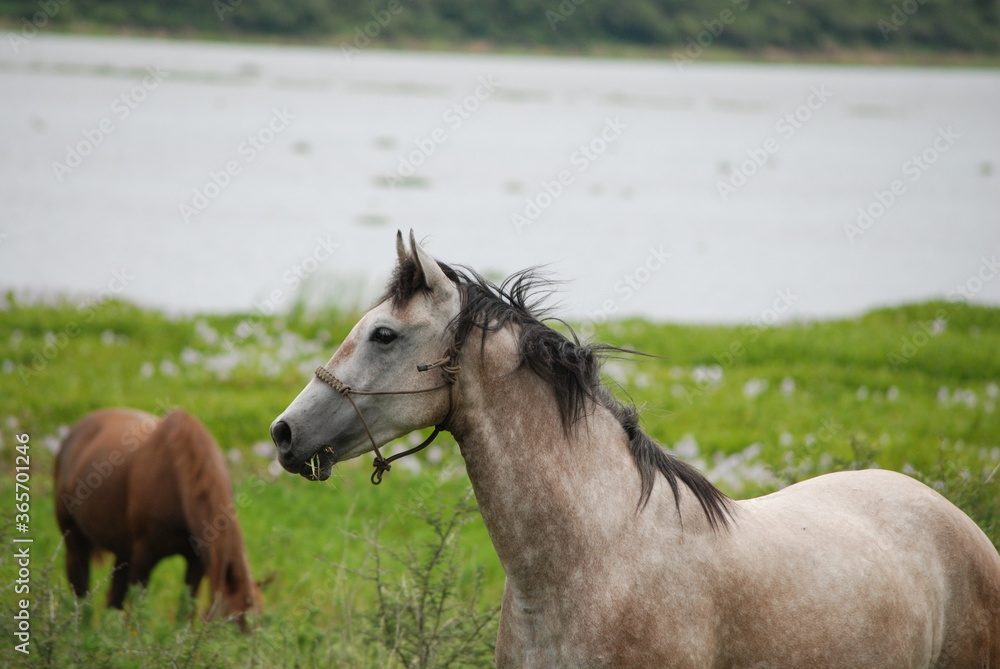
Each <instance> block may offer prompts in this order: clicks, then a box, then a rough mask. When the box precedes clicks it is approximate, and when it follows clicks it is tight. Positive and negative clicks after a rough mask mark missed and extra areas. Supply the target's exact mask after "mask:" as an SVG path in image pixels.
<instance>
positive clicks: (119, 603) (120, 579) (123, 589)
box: [108, 555, 129, 609]
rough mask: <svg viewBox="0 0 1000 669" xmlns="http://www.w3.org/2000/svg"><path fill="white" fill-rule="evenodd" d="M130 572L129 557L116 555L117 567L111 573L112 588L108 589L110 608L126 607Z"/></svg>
mask: <svg viewBox="0 0 1000 669" xmlns="http://www.w3.org/2000/svg"><path fill="white" fill-rule="evenodd" d="M128 574H129V561H128V558H127V557H122V556H118V555H116V556H115V569H114V571H113V572H112V575H111V589H110V590H108V606H109V607H110V608H113V609H121V608H125V595H126V593H127V592H128Z"/></svg>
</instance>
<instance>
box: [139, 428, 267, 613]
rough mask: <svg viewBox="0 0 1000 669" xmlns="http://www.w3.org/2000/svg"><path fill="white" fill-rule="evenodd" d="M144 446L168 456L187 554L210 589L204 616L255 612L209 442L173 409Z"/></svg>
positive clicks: (239, 540)
mask: <svg viewBox="0 0 1000 669" xmlns="http://www.w3.org/2000/svg"><path fill="white" fill-rule="evenodd" d="M150 440H151V441H153V442H159V443H155V446H156V447H160V448H166V449H169V452H170V455H171V458H170V459H171V461H172V462H173V467H174V472H175V474H176V478H177V485H178V488H179V492H180V498H181V506H182V509H183V513H184V519H185V522H186V523H187V526H188V531H189V533H190V537H189V541H190V543H191V548H192V549H193V550H194V553H195V555H196V556H197V557H198V558H199V559H200V560H201V563H202V565H203V566H204V568H205V573H206V575H207V576H208V580H209V583H210V584H211V588H212V599H213V604H212V608H210V609H209V612H208V616H209V617H213V616H214V615H218V614H222V615H230V614H232V613H242V612H243V611H246V610H248V609H254V608H257V606H258V603H257V601H256V587H255V586H254V583H253V576H252V575H251V573H250V564H249V561H248V560H247V557H246V550H245V548H244V544H243V533H242V531H241V530H240V526H239V524H238V523H237V520H236V506H235V505H234V504H233V496H232V483H231V482H230V479H229V472H228V470H227V468H226V462H225V459H224V458H223V456H222V451H221V450H220V449H219V446H218V445H217V444H216V443H215V439H214V438H213V437H212V435H211V433H210V432H209V431H208V429H207V428H206V427H205V426H204V425H203V424H202V423H201V421H199V420H198V419H197V418H195V417H194V416H192V415H190V414H189V413H187V412H185V411H184V410H182V409H175V410H173V411H171V412H170V413H169V414H167V415H166V416H164V417H163V420H162V421H161V423H160V425H159V427H158V428H157V429H156V431H155V432H154V433H153V435H152V437H150ZM240 620H241V621H242V617H240Z"/></svg>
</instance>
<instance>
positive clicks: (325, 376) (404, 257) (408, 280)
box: [271, 231, 461, 480]
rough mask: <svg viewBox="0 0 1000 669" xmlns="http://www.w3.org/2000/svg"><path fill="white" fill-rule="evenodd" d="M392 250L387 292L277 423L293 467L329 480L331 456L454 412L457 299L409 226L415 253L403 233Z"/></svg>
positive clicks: (281, 451) (284, 457)
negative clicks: (451, 376) (445, 378)
mask: <svg viewBox="0 0 1000 669" xmlns="http://www.w3.org/2000/svg"><path fill="white" fill-rule="evenodd" d="M396 251H397V254H398V264H397V266H396V272H395V275H394V277H393V280H392V281H391V282H390V285H389V290H388V291H387V293H386V295H385V297H383V299H382V300H380V301H379V302H378V303H377V304H376V305H375V307H374V308H372V309H371V311H369V312H368V313H366V314H365V315H364V317H363V318H362V319H361V320H360V321H358V323H357V324H356V325H355V326H354V328H353V329H352V330H351V332H350V334H349V335H348V336H347V339H345V340H344V342H343V343H342V344H341V345H340V348H338V349H337V352H336V353H334V355H333V357H332V358H331V359H330V361H329V362H328V363H327V364H326V365H325V367H323V368H320V369H319V370H317V377H315V378H313V379H312V380H311V381H310V382H309V383H308V384H307V385H306V387H305V388H304V389H303V390H302V392H301V393H299V396H298V397H296V398H295V400H293V401H292V403H291V404H290V405H289V406H288V408H287V409H285V411H284V412H283V413H282V414H281V415H280V416H278V418H277V419H276V420H275V421H274V423H273V424H272V425H271V437H272V438H273V439H274V443H275V446H277V448H278V457H279V461H280V462H281V465H282V466H283V467H284V468H285V469H287V470H288V471H290V472H292V473H295V474H301V475H302V476H304V477H306V478H308V479H311V480H324V479H326V478H328V477H329V476H330V470H331V468H332V467H333V465H334V463H336V462H339V461H341V460H347V459H349V458H353V457H357V456H359V455H362V454H363V453H366V452H368V451H371V450H373V449H375V448H377V447H378V446H381V445H384V444H385V443H387V442H389V441H391V440H393V439H396V438H398V437H401V436H403V435H405V434H407V433H409V432H412V431H413V430H418V429H420V428H424V427H428V426H431V425H438V424H440V423H441V422H442V421H444V420H445V418H446V417H447V415H448V412H449V410H450V406H451V392H450V388H448V385H447V384H446V383H444V382H442V375H443V374H447V370H446V369H445V368H447V367H448V365H449V364H451V361H445V358H446V357H447V355H448V354H447V352H448V351H449V349H451V351H452V352H454V348H453V346H451V344H452V343H453V339H452V337H453V335H452V330H451V327H450V324H451V323H452V321H453V319H454V318H455V317H456V316H457V315H458V313H459V310H460V308H461V296H460V293H459V290H458V288H457V286H456V284H455V283H454V282H453V281H452V280H451V279H449V278H448V276H447V275H446V274H445V272H444V270H443V269H442V268H441V266H440V265H439V264H438V263H437V261H435V260H434V259H433V258H431V257H430V255H428V254H427V253H426V252H425V251H424V250H423V249H422V248H420V246H419V245H418V244H417V243H416V240H415V239H414V236H413V232H412V231H411V232H410V248H409V250H407V249H406V248H405V246H404V244H403V236H402V234H401V233H398V234H397V236H396ZM435 363H437V364H435ZM421 370H422V371H421Z"/></svg>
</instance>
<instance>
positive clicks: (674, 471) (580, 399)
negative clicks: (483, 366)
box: [379, 257, 732, 528]
mask: <svg viewBox="0 0 1000 669" xmlns="http://www.w3.org/2000/svg"><path fill="white" fill-rule="evenodd" d="M438 266H439V267H440V268H441V270H442V271H443V272H444V274H445V276H447V277H448V278H449V279H450V280H451V281H452V282H454V283H455V285H456V286H457V287H458V289H459V291H460V292H461V294H462V309H461V311H460V312H459V314H458V316H456V317H455V319H454V321H453V322H452V324H451V328H452V329H453V330H454V336H455V341H456V342H457V344H458V346H459V347H461V346H462V345H463V344H464V343H465V342H466V340H467V339H468V338H469V336H470V335H471V334H472V332H473V331H476V330H478V331H479V332H480V333H481V344H480V345H481V346H485V341H486V335H487V334H488V333H490V332H496V331H498V330H501V329H503V328H505V327H507V326H509V325H510V326H516V327H517V328H518V329H519V330H520V340H519V344H518V345H519V352H520V354H521V359H522V361H523V364H526V365H528V367H529V368H530V369H531V370H532V371H533V372H534V373H535V374H537V375H538V376H539V377H540V378H541V379H543V380H544V381H545V382H546V383H548V384H549V385H550V386H551V388H552V390H553V391H554V394H555V398H556V402H557V405H558V407H559V414H560V417H561V420H562V423H563V428H564V429H565V430H567V431H568V430H569V429H570V428H571V427H572V426H573V425H574V424H575V423H576V422H577V421H578V420H580V419H581V418H584V419H585V418H586V416H587V415H588V413H589V412H590V411H591V410H592V407H593V406H594V405H595V404H596V405H600V406H603V407H606V408H607V409H608V410H609V411H611V413H612V415H614V417H615V418H616V419H617V420H618V422H619V424H620V425H621V426H622V429H624V430H625V434H626V435H627V436H628V440H629V449H630V451H631V453H632V458H633V460H634V461H635V465H636V468H637V469H638V470H639V477H640V492H639V502H638V505H639V508H640V509H641V508H643V507H644V506H645V505H646V504H647V503H648V501H649V497H650V495H651V494H652V491H653V484H654V483H655V480H656V473H657V472H659V474H660V475H662V476H663V477H664V478H665V479H666V480H667V483H668V485H669V486H670V489H671V491H672V492H673V496H674V501H675V503H676V504H678V505H679V504H680V492H679V488H678V481H680V482H681V483H683V484H684V485H686V486H687V487H688V489H690V490H691V492H692V493H693V494H694V496H695V497H696V498H697V500H698V502H699V504H700V505H701V508H702V510H703V511H704V512H705V516H706V518H707V519H708V522H709V524H710V525H711V526H712V527H713V528H717V527H719V526H720V525H721V526H726V525H728V523H729V521H730V515H731V504H732V501H731V500H730V499H729V498H728V497H726V495H724V494H723V493H722V492H721V491H720V490H719V489H718V488H716V487H715V486H714V485H712V483H711V482H710V481H709V480H708V479H707V478H705V476H704V475H703V474H702V473H701V472H699V471H698V470H697V469H695V468H694V467H692V466H691V465H689V464H688V463H686V462H684V461H683V460H681V459H679V458H677V457H675V456H673V455H671V454H670V453H667V452H666V451H664V450H663V449H662V448H661V447H660V445H659V444H658V443H656V441H655V440H654V439H653V438H652V437H650V436H649V435H647V434H646V433H645V432H644V431H643V430H642V428H641V426H640V425H639V411H638V409H637V408H636V407H635V406H634V405H632V404H626V403H623V402H621V401H619V400H618V399H617V398H615V397H614V395H612V393H611V391H610V390H609V389H608V388H607V386H605V385H604V383H603V382H602V381H601V364H602V362H603V360H605V359H608V358H613V357H616V356H621V355H627V354H634V353H636V352H635V351H630V350H627V349H623V348H619V347H617V346H612V345H609V344H601V343H589V344H582V343H581V342H580V340H579V338H578V337H577V335H576V333H575V332H573V329H572V328H570V327H569V326H568V325H566V324H565V323H563V325H564V326H565V327H566V330H567V331H568V333H569V336H567V335H564V334H563V333H561V332H559V331H557V330H554V329H553V328H551V327H550V326H549V325H547V324H546V322H545V321H546V320H558V319H552V318H551V317H550V315H549V313H548V311H549V310H548V309H547V308H545V306H544V302H545V300H546V298H547V297H549V295H551V293H552V292H553V282H552V281H550V280H548V279H546V278H545V277H543V276H541V275H540V273H539V272H538V270H537V268H530V269H526V270H522V271H520V272H517V273H515V274H513V275H511V276H510V277H508V278H507V279H506V280H504V281H503V282H502V283H501V284H500V285H496V284H494V283H493V282H491V281H489V280H488V279H486V278H484V277H483V276H481V275H480V274H478V273H477V272H475V271H474V270H471V269H469V268H467V267H462V268H461V269H455V268H453V267H450V266H448V265H446V264H444V263H442V262H438ZM418 269H419V268H418V267H417V264H416V262H415V260H414V259H413V258H412V257H409V258H404V259H401V261H400V262H399V263H398V264H397V266H396V269H395V271H394V272H393V275H392V277H391V278H390V280H389V283H388V284H387V286H386V291H385V293H384V294H383V295H382V297H381V298H380V299H379V302H385V301H390V300H391V302H392V306H393V307H394V308H400V307H402V306H404V305H405V304H407V303H408V302H409V300H410V299H412V298H413V296H414V295H415V294H416V293H417V292H418V291H422V290H426V288H425V287H424V284H423V278H422V276H421V273H420V272H419V271H418ZM560 322H561V321H560Z"/></svg>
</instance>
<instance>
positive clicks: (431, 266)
mask: <svg viewBox="0 0 1000 669" xmlns="http://www.w3.org/2000/svg"><path fill="white" fill-rule="evenodd" d="M410 250H411V251H412V252H413V260H414V262H415V263H416V265H417V281H418V282H419V283H423V284H424V285H425V286H427V288H428V289H429V290H430V291H431V293H434V294H436V295H439V296H440V295H445V294H447V293H448V292H449V291H452V290H454V289H455V285H454V284H453V283H452V282H451V281H450V280H449V279H448V277H447V276H445V274H444V271H442V270H441V267H440V266H439V265H438V264H437V261H436V260H434V258H432V257H431V255H430V254H429V253H427V251H424V250H423V249H422V248H421V247H420V244H417V238H416V236H415V235H414V234H413V229H412V228H411V229H410Z"/></svg>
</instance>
